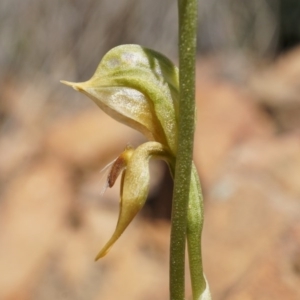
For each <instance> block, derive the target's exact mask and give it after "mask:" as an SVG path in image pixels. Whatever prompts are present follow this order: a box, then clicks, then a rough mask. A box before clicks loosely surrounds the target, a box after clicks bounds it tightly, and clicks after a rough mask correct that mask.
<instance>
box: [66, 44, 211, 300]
mask: <svg viewBox="0 0 300 300" xmlns="http://www.w3.org/2000/svg"><path fill="white" fill-rule="evenodd" d="M62 83H64V84H67V85H69V86H72V87H73V88H74V89H75V90H77V91H79V92H82V93H83V94H85V95H87V96H88V97H90V98H91V99H92V100H93V101H94V102H95V103H96V104H97V105H98V106H99V107H100V108H101V109H102V110H103V111H104V112H106V113H107V114H108V115H110V116H111V117H112V118H114V119H116V120H117V121H119V122H121V123H123V124H125V125H128V126H130V127H132V128H134V129H136V130H138V131H140V132H141V133H142V134H144V135H145V136H146V137H147V138H148V139H149V142H147V143H144V144H142V145H140V146H139V147H137V148H136V149H133V148H131V147H126V149H125V150H124V152H123V153H121V154H120V156H119V157H118V158H117V159H116V161H115V162H114V164H113V166H112V168H111V170H110V173H109V175H108V178H107V183H108V186H109V187H111V186H113V184H114V182H115V180H116V178H117V177H118V176H119V175H120V174H122V180H121V191H120V194H121V195H120V196H121V201H120V213H119V218H118V223H117V226H116V229H115V232H114V233H113V235H112V237H111V239H110V240H109V241H108V242H107V243H106V245H105V246H104V247H103V248H102V249H101V251H100V252H99V254H98V255H97V257H96V260H97V259H99V258H101V257H103V256H104V255H105V254H106V253H107V252H108V251H109V249H110V248H111V247H112V245H113V244H114V243H115V242H116V240H117V239H118V238H119V237H120V236H121V234H122V233H123V232H124V230H125V229H126V228H127V226H128V225H129V224H130V222H131V221H132V219H133V218H134V217H135V216H136V214H137V213H138V212H139V211H140V210H141V208H142V207H143V205H144V203H145V201H146V198H147V195H148V191H149V177H150V175H149V160H150V159H151V158H158V159H163V160H165V161H166V162H167V164H168V165H169V168H170V171H171V174H172V176H173V177H174V172H175V163H176V152H177V151H176V150H177V149H176V145H177V132H178V97H179V79H178V69H177V68H176V67H175V66H174V65H173V63H172V62H171V61H170V60H169V59H168V58H166V57H165V56H163V55H162V54H160V53H158V52H155V51H153V50H150V49H147V48H143V47H141V46H139V45H122V46H118V47H116V48H114V49H112V50H110V51H109V52H108V53H107V54H106V55H105V56H104V57H103V59H102V61H101V62H100V64H99V66H98V68H97V70H96V72H95V74H94V75H93V76H92V78H91V79H90V80H88V81H86V82H81V83H73V82H67V81H62ZM201 195H202V193H201V189H200V183H199V178H198V175H197V171H196V168H195V166H193V169H192V177H191V186H190V199H189V209H188V220H187V242H188V251H189V258H190V272H191V278H192V287H193V295H194V299H197V300H200V299H202V300H205V299H210V296H209V290H208V285H207V282H206V280H205V278H204V275H203V267H202V258H201V232H202V227H203V207H202V203H203V201H202V198H201V197H202V196H201Z"/></svg>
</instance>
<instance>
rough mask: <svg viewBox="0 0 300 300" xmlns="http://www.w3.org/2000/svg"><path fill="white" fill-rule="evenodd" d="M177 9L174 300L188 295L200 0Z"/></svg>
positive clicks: (190, 0) (182, 3)
mask: <svg viewBox="0 0 300 300" xmlns="http://www.w3.org/2000/svg"><path fill="white" fill-rule="evenodd" d="M178 12H179V86H180V100H179V129H178V147H177V159H176V168H175V178H174V195H173V204H172V229H171V245H170V299H171V300H184V297H185V296H184V295H185V289H184V279H185V272H184V265H185V241H186V224H187V207H188V201H189V190H190V180H191V168H192V157H193V144H194V124H195V60H196V29H197V0H178Z"/></svg>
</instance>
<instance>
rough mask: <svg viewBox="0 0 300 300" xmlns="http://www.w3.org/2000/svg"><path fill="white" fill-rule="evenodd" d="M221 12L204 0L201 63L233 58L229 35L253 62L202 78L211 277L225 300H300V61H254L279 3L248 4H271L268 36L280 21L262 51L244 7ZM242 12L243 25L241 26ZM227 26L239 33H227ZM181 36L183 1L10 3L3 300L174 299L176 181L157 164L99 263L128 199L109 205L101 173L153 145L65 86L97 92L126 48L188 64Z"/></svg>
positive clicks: (4, 81) (1, 161)
mask: <svg viewBox="0 0 300 300" xmlns="http://www.w3.org/2000/svg"><path fill="white" fill-rule="evenodd" d="M129 2H130V3H129ZM112 3H113V5H112ZM128 3H129V9H128ZM159 3H160V2H159ZM218 3H220V2H218V1H216V2H205V1H203V4H202V5H203V11H202V12H201V15H202V17H201V18H200V23H201V32H200V35H201V42H200V49H202V50H207V49H208V50H209V51H211V50H214V49H216V48H218V47H219V49H223V50H224V49H227V50H228V47H229V48H231V46H228V45H229V44H230V43H229V42H228V41H229V40H230V36H232V37H233V40H234V42H233V44H230V45H233V46H232V48H240V52H239V53H237V52H232V53H231V54H230V56H225V55H224V54H222V55H221V56H217V57H216V56H213V55H210V56H206V57H205V58H204V57H202V58H199V61H198V65H197V68H198V74H197V107H198V110H197V117H198V123H197V130H196V140H195V162H196V165H197V167H198V169H199V172H200V175H201V178H202V183H203V188H204V193H205V205H206V212H205V213H206V223H205V230H204V234H203V244H204V246H203V255H204V262H205V270H206V274H207V277H208V280H209V282H210V284H211V289H212V293H213V296H214V299H220V300H221V299H222V300H227V299H228V300H229V299H230V300H232V299H239V300H246V299H247V300H248V299H253V300H254V299H263V300H264V299H291V300H293V299H295V300H296V299H299V297H300V290H299V282H300V275H299V274H300V272H299V269H300V263H299V257H300V252H299V249H300V213H299V212H300V189H299V187H300V185H299V183H300V123H299V120H300V113H299V112H300V96H299V95H300V93H299V86H300V67H299V66H300V50H299V48H296V49H294V50H293V51H291V52H289V53H287V54H285V55H282V56H281V57H280V58H279V59H278V60H276V61H274V62H273V63H269V64H266V63H260V64H257V63H255V64H250V62H249V60H248V59H245V56H244V52H243V51H244V50H245V49H248V50H247V51H250V50H249V49H252V50H251V51H254V52H255V51H256V52H257V53H258V55H257V56H260V55H262V54H263V53H271V52H272V51H271V52H268V51H269V50H268V47H271V48H272V47H274V46H272V43H273V42H274V41H273V40H272V37H273V34H275V36H276V34H277V33H276V26H277V25H276V24H277V23H276V20H275V19H272V17H270V18H269V19H268V18H267V17H266V15H267V16H268V13H269V15H270V16H274V14H272V11H271V12H270V11H269V10H268V9H267V8H268V5H266V4H268V3H269V2H268V1H261V2H259V1H253V2H251V4H249V5H248V8H249V10H250V11H252V12H253V11H255V9H254V8H255V5H258V4H259V3H261V4H260V5H261V6H262V9H261V10H260V12H261V14H262V15H263V16H265V17H262V16H260V17H258V18H257V19H256V22H259V20H262V19H263V21H264V22H269V23H268V24H269V25H268V26H265V27H264V28H265V31H264V36H265V39H263V43H261V44H260V43H257V44H255V43H256V42H257V41H259V40H262V38H261V37H260V34H263V33H262V32H257V31H255V32H256V33H255V34H254V33H253V35H251V34H249V36H248V42H245V43H244V44H242V45H241V44H240V41H239V37H241V36H242V34H239V33H238V32H237V31H239V30H240V31H241V30H242V29H243V28H246V29H247V26H246V27H238V26H237V25H236V24H239V23H238V20H239V19H241V20H242V23H243V22H244V21H243V20H244V18H243V17H242V16H244V15H247V13H246V12H247V10H246V8H247V7H246V6H244V7H242V8H239V6H234V4H236V3H237V2H235V1H224V2H223V3H222V5H221V6H218V5H217V4H218ZM272 3H273V4H274V5H275V4H276V3H277V2H276V1H275V2H272ZM226 4H227V6H226ZM229 4H231V5H232V7H234V8H235V9H236V10H237V11H239V12H241V13H240V14H239V18H236V19H234V18H231V17H230V16H231V14H232V9H230V6H229ZM273 4H272V5H273ZM272 5H271V6H272ZM261 6H259V7H261ZM232 7H231V8H232ZM272 7H273V8H274V9H275V10H274V11H275V12H276V5H275V6H272ZM225 8H226V9H225ZM145 12H146V13H145ZM222 12H224V14H222ZM225 12H226V13H225ZM227 12H228V13H227ZM275 12H274V13H275ZM154 15H155V19H154V18H153V16H154ZM220 15H222V16H223V17H224V19H219V20H218V22H217V24H214V26H212V24H213V23H212V22H213V21H214V20H216V19H218V16H220ZM227 15H228V16H229V17H228V18H229V19H232V23H231V27H230V26H229V27H226V30H225V29H224V31H220V28H222V27H224V24H227V23H226V22H228V21H226V20H228V18H227V19H226V18H225V16H227ZM253 15H254V13H252V15H251V14H249V16H253ZM225 19H226V20H225ZM250 19H251V18H250ZM272 20H273V21H272ZM246 21H247V20H246ZM176 22H177V21H176V5H175V2H174V1H173V2H172V1H165V2H164V3H160V5H159V6H157V5H154V1H152V2H148V1H127V0H126V1H92V0H88V1H84V2H82V1H64V2H61V1H51V2H50V1H42V2H41V1H36V0H26V1H22V2H20V1H16V0H13V1H8V0H6V1H1V2H0V25H1V26H0V43H1V53H0V64H1V68H0V77H1V90H0V97H1V98H0V273H1V276H0V299H1V300H2V299H3V300H26V299H28V300H29V299H30V300H47V299H49V300H50V299H51V300H52V299H68V300H69V299H70V300H71V299H72V300H76V299H78V300H79V299H82V300H83V299H84V300H89V299H91V300H92V299H101V300H106V299H107V300H112V299H120V298H122V299H132V300H148V299H149V300H150V299H157V300H160V299H167V298H168V244H169V221H168V219H159V218H158V217H161V216H167V215H168V214H169V211H168V210H167V209H166V208H167V207H169V206H170V193H171V189H172V186H171V183H170V182H169V181H168V179H167V177H166V176H165V175H164V172H165V168H164V167H163V166H162V165H161V164H152V165H151V168H152V174H153V178H154V179H153V182H152V192H151V195H150V199H149V200H150V201H149V202H150V206H149V207H146V209H145V210H144V212H143V214H141V215H140V217H139V218H138V219H137V220H135V222H134V223H133V224H132V225H131V226H130V227H129V229H128V230H127V231H126V233H125V234H124V236H123V237H122V238H121V239H120V240H119V241H118V243H117V244H116V245H115V247H114V248H113V249H112V251H111V252H110V253H109V255H108V256H107V257H105V258H104V259H103V260H102V261H100V262H97V263H94V261H93V258H94V256H95V255H96V253H97V251H98V250H99V248H100V247H101V245H103V244H104V242H105V241H106V240H107V238H108V237H109V236H110V234H111V232H112V231H113V229H114V226H115V222H116V219H117V214H118V201H119V199H118V197H119V191H118V186H116V187H115V188H114V189H111V190H108V191H107V192H106V193H105V194H104V196H103V197H100V192H101V188H102V183H103V181H101V180H102V179H101V177H102V175H103V174H101V173H100V172H99V170H101V169H102V167H103V166H105V165H106V164H107V163H108V162H109V161H111V160H112V159H114V158H115V157H116V156H117V155H118V154H119V153H120V152H121V151H122V149H123V148H124V146H125V145H126V144H127V143H128V142H130V143H131V144H133V145H138V144H139V143H141V142H142V141H143V137H142V136H140V135H139V134H137V133H136V132H134V131H133V130H131V129H129V128H126V127H125V126H123V125H120V124H118V123H116V122H115V121H114V120H112V119H110V118H109V117H107V116H106V115H104V114H103V113H102V112H101V111H100V110H99V109H98V108H97V107H95V106H94V104H93V103H91V102H90V101H89V100H88V99H85V98H84V97H83V96H82V95H79V94H76V93H75V92H73V91H72V90H69V89H67V88H66V87H63V86H60V85H59V83H58V82H59V80H60V79H72V80H84V79H86V78H87V77H88V76H90V74H91V73H92V72H93V71H94V69H95V67H96V65H97V64H98V62H99V59H100V58H101V56H102V55H103V54H104V53H105V52H106V51H107V50H108V49H109V48H111V47H113V46H114V45H117V44H120V43H140V44H143V45H145V46H148V47H151V48H155V49H157V50H159V51H162V52H164V53H165V54H167V55H169V56H171V57H173V58H176ZM249 22H250V21H249ZM272 22H273V23H272ZM246 23H247V22H246ZM246 23H245V24H246ZM209 24H210V25H209ZM243 24H244V23H243ZM208 27H209V28H210V30H206V31H205V28H208ZM230 28H233V29H234V30H233V29H230ZM274 28H275V29H274ZM246 29H244V30H245V31H246V32H247V30H246ZM252 29H253V28H252ZM227 30H228V31H227ZM253 30H254V29H253ZM268 30H269V31H268ZM272 30H273V31H272ZM274 30H275V31H274ZM249 32H251V30H249ZM253 36H254V37H255V36H256V37H258V38H255V39H251V37H253ZM223 40H224V41H223ZM222 41H223V42H222ZM254 41H256V42H255V43H254ZM210 42H211V43H210ZM228 43H229V44H228ZM222 45H223V46H222ZM226 45H227V46H226ZM249 45H252V46H249ZM255 45H256V46H255ZM251 51H250V52H251ZM101 182H102V183H101ZM142 216H147V218H143V217H142ZM187 291H188V293H190V289H189V287H187Z"/></svg>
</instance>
